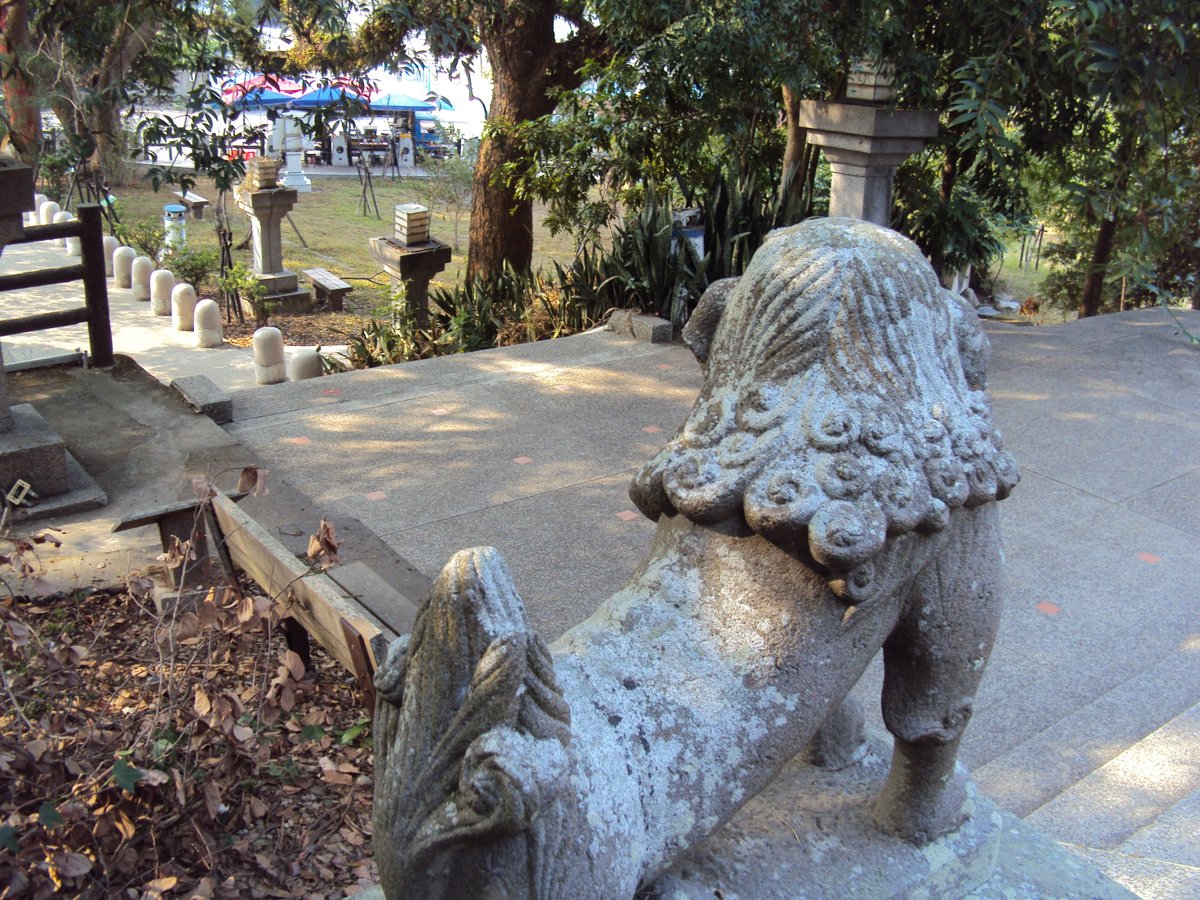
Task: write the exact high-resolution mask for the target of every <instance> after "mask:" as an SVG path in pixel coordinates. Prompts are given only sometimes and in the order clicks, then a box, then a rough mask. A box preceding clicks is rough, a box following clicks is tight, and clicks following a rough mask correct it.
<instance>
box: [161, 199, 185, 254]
mask: <svg viewBox="0 0 1200 900" xmlns="http://www.w3.org/2000/svg"><path fill="white" fill-rule="evenodd" d="M163 230H164V231H165V232H166V233H167V237H166V245H167V247H168V248H169V249H171V250H182V249H183V248H184V247H185V246H187V207H186V206H182V205H180V204H178V203H168V204H167V205H166V206H164V207H163Z"/></svg>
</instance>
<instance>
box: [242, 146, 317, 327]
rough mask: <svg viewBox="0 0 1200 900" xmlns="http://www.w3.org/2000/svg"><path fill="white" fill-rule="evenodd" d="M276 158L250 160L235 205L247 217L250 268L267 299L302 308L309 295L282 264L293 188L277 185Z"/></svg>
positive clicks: (291, 308) (285, 306) (288, 307)
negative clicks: (285, 228) (284, 229)
mask: <svg viewBox="0 0 1200 900" xmlns="http://www.w3.org/2000/svg"><path fill="white" fill-rule="evenodd" d="M278 178H279V160H276V159H266V158H263V157H258V158H256V159H253V160H251V161H250V163H249V166H248V168H247V171H246V181H245V182H244V183H243V184H242V186H241V188H240V189H239V190H238V191H237V193H236V195H235V196H236V198H237V205H238V207H239V208H240V209H241V210H242V212H244V213H246V215H248V216H249V217H250V247H251V252H252V262H251V270H252V271H253V272H254V274H255V275H256V276H258V280H259V281H261V282H262V283H263V286H264V287H266V289H267V294H266V297H265V298H264V299H265V300H266V302H268V303H272V304H275V307H276V310H277V311H278V312H282V313H288V312H304V311H305V310H306V309H308V307H309V306H310V305H311V302H312V295H311V294H309V292H308V291H302V290H300V289H299V285H300V283H299V279H297V278H296V273H295V272H292V271H291V270H289V269H287V268H285V267H284V265H283V237H282V226H283V219H284V216H286V215H287V214H288V213H289V212H291V211H292V207H293V206H295V205H296V198H297V196H298V194H297V193H296V191H295V189H294V188H286V187H280V186H279V184H278Z"/></svg>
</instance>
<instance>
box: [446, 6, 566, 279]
mask: <svg viewBox="0 0 1200 900" xmlns="http://www.w3.org/2000/svg"><path fill="white" fill-rule="evenodd" d="M483 38H484V39H483V44H484V47H485V49H486V50H487V54H488V61H489V62H490V63H491V65H492V107H491V110H490V111H489V115H488V130H487V131H486V132H485V133H484V138H483V141H482V143H481V144H480V146H479V159H478V161H477V162H476V164H475V179H474V188H473V190H472V193H471V227H470V232H469V239H470V247H469V249H468V255H467V278H468V279H471V278H475V277H478V276H484V277H487V276H491V275H496V274H498V273H500V272H501V271H503V269H504V264H505V263H508V264H509V265H511V266H512V267H513V268H514V269H517V270H518V271H524V270H527V269H529V267H530V265H531V263H532V262H533V204H532V202H531V201H529V200H523V199H520V198H518V197H517V196H516V193H515V192H514V191H513V189H512V188H511V187H509V186H508V185H507V184H504V183H503V181H502V180H501V179H502V177H503V176H502V175H501V172H502V170H503V168H504V167H505V166H506V165H507V164H509V163H512V162H517V161H518V160H519V159H520V156H519V155H518V153H517V151H516V148H514V147H513V146H512V145H511V144H510V143H509V142H508V141H507V140H506V139H505V136H504V134H503V129H504V127H505V126H506V125H514V124H517V123H520V122H527V121H530V120H532V119H536V118H537V117H539V116H543V115H546V114H547V113H549V112H551V111H552V110H553V109H554V101H553V100H551V99H550V98H549V97H548V96H547V94H546V91H547V88H549V87H550V86H551V84H550V83H548V74H547V62H546V61H547V59H548V58H549V57H550V56H552V55H553V54H554V52H555V49H556V42H555V40H554V5H553V4H552V3H546V2H534V3H530V4H528V6H527V7H525V8H524V9H523V11H522V12H521V13H519V14H513V15H511V16H510V17H509V18H508V19H507V20H506V21H504V22H503V23H501V24H500V25H499V26H498V27H497V28H496V29H495V30H494V31H492V32H491V33H489V34H485V35H484V36H483Z"/></svg>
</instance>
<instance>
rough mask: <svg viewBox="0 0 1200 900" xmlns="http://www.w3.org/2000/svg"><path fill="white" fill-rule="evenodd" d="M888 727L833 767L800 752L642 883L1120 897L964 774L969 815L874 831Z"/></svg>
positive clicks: (786, 894) (794, 897) (688, 894)
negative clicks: (914, 828)
mask: <svg viewBox="0 0 1200 900" xmlns="http://www.w3.org/2000/svg"><path fill="white" fill-rule="evenodd" d="M890 759H891V737H890V735H887V734H884V733H881V732H878V731H869V732H868V735H867V742H866V745H865V752H864V753H862V755H861V758H860V759H859V761H858V762H856V763H854V764H853V765H851V766H849V767H847V768H845V769H842V770H841V771H837V772H831V771H827V770H824V769H819V768H817V767H815V766H811V765H809V764H807V763H806V762H804V761H803V758H802V756H797V757H796V758H794V759H793V760H792V761H791V762H789V763H788V764H787V765H786V766H785V767H784V770H783V772H781V773H780V775H779V777H778V778H777V779H776V780H775V781H774V782H773V783H772V784H771V785H770V786H768V787H767V788H766V790H764V791H763V792H762V793H761V794H759V796H757V797H755V798H754V799H753V800H751V801H750V802H749V803H747V804H746V805H745V806H744V807H742V809H741V811H739V812H738V814H737V815H736V816H734V818H733V820H732V821H731V822H729V823H728V824H727V825H726V826H725V827H724V828H722V829H721V830H720V831H718V832H717V833H716V834H714V835H713V836H712V837H711V838H709V839H708V841H706V842H705V843H704V844H703V845H702V846H701V847H700V848H699V849H698V850H697V851H696V852H695V853H693V854H691V855H690V856H688V857H686V858H685V859H683V860H681V861H680V862H679V863H677V864H676V865H675V866H674V867H673V868H672V869H671V870H670V871H668V872H667V873H666V874H664V875H663V876H661V877H660V878H659V879H658V880H657V881H656V882H655V883H654V884H653V885H652V886H651V887H650V889H649V891H647V892H646V894H645V896H646V897H647V898H658V900H700V898H704V900H711V898H713V897H722V898H724V900H739V898H740V900H751V898H753V900H824V898H830V900H833V898H837V900H851V898H861V900H877V898H884V897H887V898H900V897H903V898H947V900H948V898H960V897H972V898H980V900H982V898H993V897H995V898H1000V897H1012V898H1026V897H1028V898H1034V897H1046V896H1054V897H1078V898H1084V897H1088V898H1118V897H1128V896H1130V895H1129V894H1128V893H1127V892H1126V891H1125V890H1124V889H1122V888H1121V887H1120V886H1119V885H1116V884H1114V883H1113V882H1111V881H1109V880H1108V879H1107V878H1105V877H1104V876H1103V875H1101V874H1100V873H1099V872H1097V871H1096V870H1095V869H1093V868H1092V867H1091V866H1090V865H1088V864H1087V863H1085V862H1084V861H1083V860H1081V859H1079V858H1078V857H1075V856H1073V855H1072V854H1070V853H1068V852H1067V851H1066V850H1063V849H1062V848H1060V847H1058V846H1057V845H1056V844H1054V843H1053V842H1051V841H1048V840H1046V839H1045V838H1042V837H1041V836H1040V835H1038V834H1037V832H1036V831H1035V830H1034V829H1033V828H1031V827H1029V826H1028V825H1026V824H1025V823H1023V822H1021V821H1020V820H1019V819H1016V818H1015V817H1013V816H1011V815H1009V814H1008V813H1005V812H1003V811H1001V810H1000V809H999V808H998V807H997V806H996V805H995V804H994V803H992V802H991V801H990V800H988V799H987V798H985V797H982V796H979V795H978V794H977V793H976V790H975V785H974V784H973V783H969V784H968V786H967V791H968V797H969V799H968V804H969V805H970V807H971V808H972V810H971V818H970V819H969V820H968V821H967V822H966V823H965V824H964V825H963V827H962V828H960V829H959V830H958V831H955V832H953V833H951V834H948V835H946V836H945V837H943V838H940V839H939V840H936V841H934V842H933V843H931V844H928V845H927V846H925V847H914V846H913V845H912V844H908V843H906V842H904V841H901V840H899V839H897V838H893V837H889V836H888V835H885V834H883V833H881V832H880V831H878V830H877V829H876V828H875V827H874V826H873V825H872V824H871V822H870V821H869V819H868V810H869V807H870V804H871V801H872V800H873V799H874V798H875V797H876V795H878V793H879V791H880V790H881V789H882V787H883V783H884V781H885V780H886V778H887V772H888V762H889V760H890Z"/></svg>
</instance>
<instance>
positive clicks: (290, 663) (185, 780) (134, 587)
mask: <svg viewBox="0 0 1200 900" xmlns="http://www.w3.org/2000/svg"><path fill="white" fill-rule="evenodd" d="M34 549H36V548H33V547H28V548H25V549H23V548H21V547H19V546H18V547H14V548H9V549H8V550H7V551H6V552H7V556H5V557H4V558H3V560H0V562H6V563H7V564H6V565H4V566H3V569H2V570H0V574H4V575H5V576H6V577H8V578H9V580H10V581H11V580H12V576H13V575H15V572H14V571H12V570H14V569H15V568H17V567H20V566H21V565H23V563H24V561H27V560H29V559H31V556H30V555H29V554H30V553H31V552H32V550H34ZM29 583H32V584H34V585H36V582H29ZM148 586H149V585H148V580H147V579H145V578H139V577H137V576H136V575H135V576H133V577H131V578H130V579H129V580H128V581H127V584H126V586H125V587H123V588H110V589H106V590H93V591H78V592H75V593H73V594H65V595H57V596H47V597H41V596H37V595H36V593H33V594H32V595H31V596H27V597H17V598H15V599H14V598H8V599H5V600H2V601H0V665H2V670H0V674H2V675H3V697H2V698H0V795H3V796H4V798H5V802H4V805H3V810H4V813H3V819H2V820H0V897H34V898H43V897H50V896H63V895H65V896H75V897H86V898H93V897H95V898H99V897H117V896H119V897H131V898H152V897H166V896H170V897H195V898H208V897H229V898H232V897H239V898H240V897H251V896H253V897H289V898H327V897H343V896H347V895H349V894H353V893H357V892H358V891H360V890H361V889H363V888H364V887H367V886H370V885H371V884H373V883H374V877H375V873H374V868H373V863H372V862H371V860H370V857H371V850H370V836H371V819H370V816H371V792H372V781H371V779H372V750H371V730H370V718H369V715H368V713H367V711H366V710H365V708H364V707H363V705H362V702H361V699H360V697H359V696H358V695H357V693H356V691H355V688H354V683H353V678H352V676H350V675H349V674H348V673H346V672H345V671H344V670H343V669H342V668H341V667H340V666H338V665H337V664H336V663H335V662H334V661H332V660H331V659H330V658H329V657H328V656H326V655H325V654H324V653H323V652H322V651H321V648H320V647H319V646H317V645H315V644H314V645H313V646H312V658H311V666H310V667H307V668H306V667H305V665H304V664H303V662H302V661H301V659H300V657H299V656H297V654H295V653H293V652H291V651H289V650H288V649H287V647H286V644H285V641H284V639H283V634H282V628H281V626H280V623H279V618H278V611H277V609H276V608H275V606H274V605H273V604H272V602H271V600H269V599H268V598H266V597H263V596H261V595H256V594H255V593H254V592H253V591H250V590H248V589H244V588H239V589H232V588H229V589H221V590H219V591H216V592H213V593H210V594H209V596H208V597H207V599H204V600H203V601H202V602H200V603H198V604H196V605H194V606H193V607H192V608H191V609H182V608H181V609H176V610H174V611H173V612H169V613H166V614H160V613H158V612H157V611H156V607H155V605H154V603H152V602H151V600H150V599H149V598H148V595H147V593H146V592H147V588H148Z"/></svg>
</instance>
